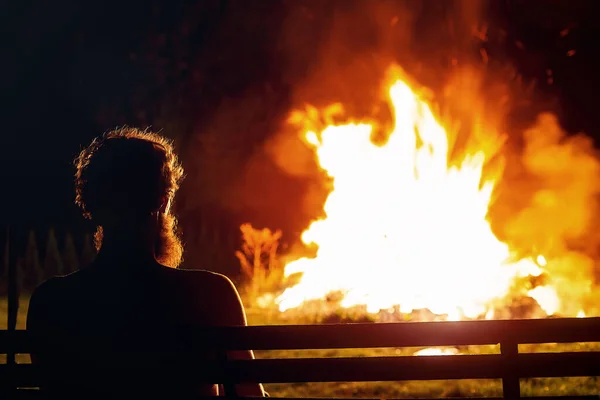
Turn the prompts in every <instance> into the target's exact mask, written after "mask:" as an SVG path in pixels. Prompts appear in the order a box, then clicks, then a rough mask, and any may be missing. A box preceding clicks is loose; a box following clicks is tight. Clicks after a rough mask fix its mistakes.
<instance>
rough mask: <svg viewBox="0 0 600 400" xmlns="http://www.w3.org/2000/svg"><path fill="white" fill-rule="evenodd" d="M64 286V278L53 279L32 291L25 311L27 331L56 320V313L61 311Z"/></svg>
mask: <svg viewBox="0 0 600 400" xmlns="http://www.w3.org/2000/svg"><path fill="white" fill-rule="evenodd" d="M67 283H68V282H67ZM66 286H67V285H65V280H64V278H62V277H54V278H50V279H48V280H46V281H44V282H43V283H42V284H41V285H39V286H38V287H37V288H36V289H35V290H34V291H33V293H32V295H31V298H30V299H29V308H28V310H27V329H28V330H32V329H36V328H37V327H38V326H42V325H46V324H47V323H46V322H47V321H52V320H53V319H56V317H57V315H56V312H57V310H60V309H61V304H62V300H61V299H63V298H65V288H66Z"/></svg>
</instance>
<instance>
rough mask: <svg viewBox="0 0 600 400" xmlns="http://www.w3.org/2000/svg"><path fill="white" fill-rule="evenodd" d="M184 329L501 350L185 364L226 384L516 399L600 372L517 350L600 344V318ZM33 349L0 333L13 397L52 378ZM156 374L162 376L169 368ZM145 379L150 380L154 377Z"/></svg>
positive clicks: (2, 382) (235, 338)
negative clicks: (28, 358)
mask: <svg viewBox="0 0 600 400" xmlns="http://www.w3.org/2000/svg"><path fill="white" fill-rule="evenodd" d="M187 333H188V334H189V338H190V340H189V343H191V344H193V345H194V347H195V349H197V350H202V349H203V348H205V347H207V346H208V347H210V348H211V349H215V348H219V349H229V350H241V349H253V350H289V349H352V348H354V349H356V348H400V347H431V346H469V345H499V348H500V351H499V352H498V354H483V355H442V356H385V357H335V358H280V359H256V360H245V361H241V360H237V361H226V360H222V361H213V362H206V363H199V364H198V365H197V366H195V367H194V369H193V370H190V369H189V368H186V373H192V374H193V376H194V377H196V378H197V379H202V380H204V381H206V382H211V383H223V384H225V385H227V386H228V387H231V385H232V384H234V383H239V382H262V383H294V382H366V381H403V380H423V381H425V380H449V379H501V380H502V388H503V398H505V399H517V398H520V385H519V382H520V379H523V378H542V377H574V376H588V377H589V376H600V352H562V353H561V352H555V353H523V352H519V345H520V344H534V343H575V342H600V318H564V319H544V320H503V321H462V322H423V323H419V322H407V323H381V324H332V325H300V326H250V327H238V328H217V329H194V328H189V329H188V330H187ZM207 344H209V345H207ZM29 350H30V348H29V345H28V343H27V337H26V334H25V332H23V331H18V330H17V331H0V353H6V354H8V363H7V364H6V365H0V386H1V387H3V388H4V389H5V390H11V389H14V388H17V387H18V388H22V389H20V390H18V391H14V392H12V394H13V395H14V396H17V395H18V396H19V397H25V398H34V397H35V398H38V397H36V391H33V390H25V388H33V387H36V386H39V384H40V383H41V382H42V381H43V379H53V377H52V376H49V375H52V374H43V373H41V371H40V370H39V369H38V368H36V366H33V365H30V364H16V363H15V362H14V355H15V354H17V353H27V352H28V351H29ZM79 370H81V368H79ZM116 371H117V372H118V368H117V369H116ZM170 372H171V373H174V374H179V373H181V372H182V371H170ZM56 373H57V375H60V376H62V378H63V379H64V377H65V376H69V377H70V378H71V379H78V375H77V374H78V368H77V366H74V368H73V370H72V371H69V372H68V373H65V372H64V371H56ZM81 373H83V374H86V373H89V371H83V372H81ZM144 373H145V374H146V373H147V374H152V373H153V372H152V371H144ZM156 373H157V376H160V377H161V378H162V379H164V378H165V375H164V371H156ZM116 375H119V374H118V373H117V374H116ZM121 375H122V374H121ZM148 379H152V378H151V376H149V378H148ZM542 398H543V397H536V399H542ZM561 398H563V399H564V398H579V399H582V398H595V399H598V398H599V396H597V395H596V396H579V397H577V396H571V397H551V399H554V400H558V399H561Z"/></svg>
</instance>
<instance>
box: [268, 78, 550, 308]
mask: <svg viewBox="0 0 600 400" xmlns="http://www.w3.org/2000/svg"><path fill="white" fill-rule="evenodd" d="M389 102H390V104H391V106H392V109H393V115H394V121H395V125H394V127H393V129H392V131H391V133H390V134H389V137H388V139H387V142H386V143H385V144H383V145H376V144H374V143H373V141H372V135H373V131H374V128H375V125H374V123H347V124H340V125H335V124H330V125H328V126H326V127H325V128H324V129H322V130H320V131H317V130H315V129H310V128H307V129H306V130H305V131H304V133H303V135H304V138H305V142H306V143H307V144H308V145H309V146H312V147H313V148H314V151H315V154H316V159H317V161H318V164H319V166H320V167H321V168H322V169H323V170H324V171H325V172H326V173H327V175H328V176H329V177H330V178H331V180H332V185H333V186H332V190H331V192H330V194H329V196H328V197H327V200H326V202H325V204H324V211H325V214H326V217H324V218H323V219H319V220H316V221H313V222H312V223H311V224H310V226H309V227H308V229H307V230H306V231H304V233H303V235H302V241H303V242H304V243H305V244H307V245H308V244H316V245H317V246H318V250H317V253H316V257H315V258H300V259H297V260H295V261H293V262H290V263H289V264H287V266H286V269H285V273H286V275H288V276H289V275H291V274H294V273H302V277H301V279H300V282H299V283H298V284H297V285H296V286H294V287H291V288H289V289H287V290H286V291H285V292H284V293H283V294H282V295H281V296H280V297H279V298H278V299H277V302H278V304H279V308H280V310H282V311H283V310H286V309H289V308H294V307H297V306H300V305H301V304H302V303H303V302H305V301H307V300H312V299H319V298H323V297H324V296H326V295H327V294H328V293H330V292H337V291H339V292H341V293H343V296H344V297H343V301H342V303H341V305H342V306H343V307H349V306H353V305H366V306H367V308H368V310H369V311H370V312H377V311H379V310H380V309H387V308H389V307H392V306H394V305H399V306H400V309H401V311H402V312H411V311H412V310H415V309H424V308H427V309H429V310H430V311H432V312H433V313H435V314H447V315H448V319H461V318H464V317H477V316H482V315H485V316H486V317H489V318H492V317H493V312H491V311H490V309H489V304H490V302H491V301H493V300H494V299H497V298H501V297H503V296H505V295H506V294H507V293H508V291H509V290H510V287H511V283H512V282H513V281H514V279H515V278H516V277H518V276H530V275H531V276H537V275H540V274H541V273H542V270H541V269H540V267H543V266H544V265H545V264H546V259H545V258H544V257H543V256H541V255H540V256H539V257H537V259H536V260H535V261H534V260H532V259H521V260H520V261H516V262H515V261H510V260H511V251H510V249H509V247H508V246H507V245H506V244H505V243H503V242H501V241H500V240H498V239H497V238H496V236H495V235H494V233H493V232H492V230H491V228H490V224H489V222H488V220H487V214H488V207H489V204H490V201H491V196H492V193H493V190H494V185H495V182H496V181H497V179H498V178H499V175H500V174H501V171H498V172H497V173H496V174H494V175H492V176H484V174H483V168H484V164H485V162H486V160H487V159H489V157H490V156H492V155H493V154H486V152H485V151H484V150H473V149H468V150H469V151H466V152H465V156H464V159H463V160H462V161H461V162H459V163H457V164H456V163H454V164H453V163H451V162H450V161H451V160H450V159H449V157H450V156H449V154H450V144H449V140H448V138H449V136H448V133H447V132H446V129H445V128H444V127H443V126H442V124H441V123H440V122H439V121H438V119H437V118H436V117H435V116H434V114H433V112H432V110H431V108H430V106H429V105H428V104H427V103H426V102H425V101H424V100H422V99H421V98H420V97H419V96H418V95H417V94H415V93H414V92H413V90H412V89H411V88H410V86H409V85H408V84H407V83H406V82H405V81H404V80H402V79H397V80H396V81H395V82H394V83H393V84H392V85H391V86H390V88H389ZM306 126H308V124H306ZM490 136H492V137H493V136H494V133H493V132H492V133H491V134H490ZM496 139H497V138H495V137H494V138H493V139H492V140H496ZM488 147H489V148H493V146H488ZM480 148H481V149H485V148H486V147H485V146H482V147H480ZM529 295H530V296H532V297H533V298H535V299H536V301H538V302H539V303H540V305H541V306H542V308H543V309H544V310H545V311H546V312H547V313H548V314H552V313H554V312H555V311H556V309H557V308H558V307H559V306H560V304H559V299H558V297H557V296H556V293H555V292H554V291H553V289H552V288H551V287H545V286H539V287H537V288H535V289H532V290H531V291H530V292H529Z"/></svg>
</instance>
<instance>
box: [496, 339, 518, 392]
mask: <svg viewBox="0 0 600 400" xmlns="http://www.w3.org/2000/svg"><path fill="white" fill-rule="evenodd" d="M500 353H501V354H502V356H503V358H504V363H505V364H504V365H505V366H506V370H505V371H504V376H503V377H502V397H504V399H507V400H517V399H520V398H521V385H520V381H519V376H518V375H517V374H515V373H514V372H513V371H514V369H513V368H511V365H513V364H514V363H515V361H517V356H518V354H519V345H518V344H517V343H500ZM515 368H516V364H515Z"/></svg>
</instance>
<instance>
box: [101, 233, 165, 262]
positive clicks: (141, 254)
mask: <svg viewBox="0 0 600 400" xmlns="http://www.w3.org/2000/svg"><path fill="white" fill-rule="evenodd" d="M97 259H98V260H99V261H104V262H108V263H110V264H115V263H118V264H127V265H130V266H131V267H134V266H135V265H147V264H150V263H156V258H155V254H154V243H153V242H152V241H151V240H149V239H148V238H146V237H144V236H138V235H133V234H131V235H126V234H118V235H116V234H111V233H110V232H105V233H104V237H103V238H102V246H101V247H100V251H99V252H98V258H97Z"/></svg>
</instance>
